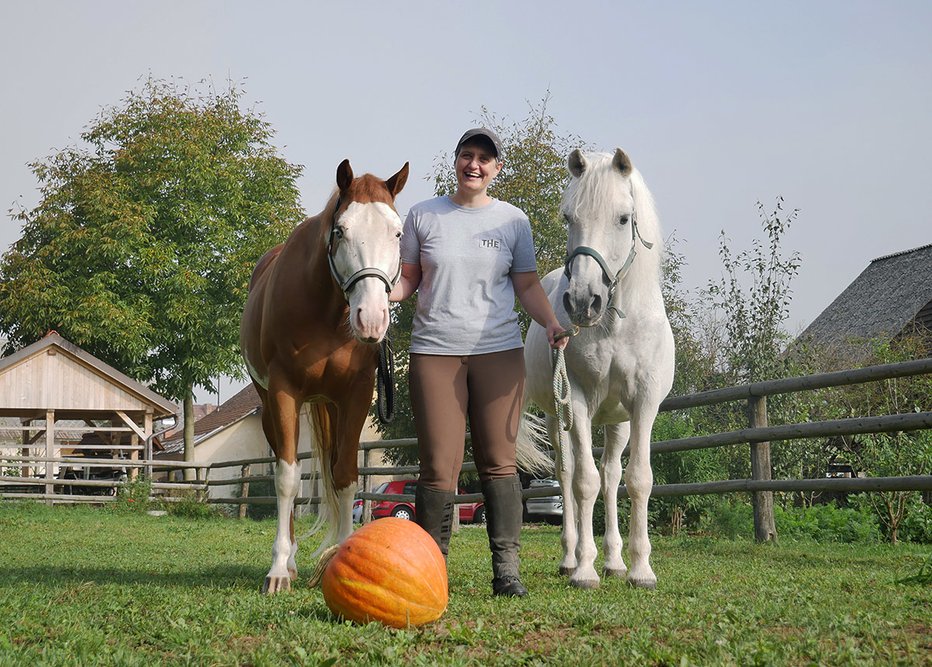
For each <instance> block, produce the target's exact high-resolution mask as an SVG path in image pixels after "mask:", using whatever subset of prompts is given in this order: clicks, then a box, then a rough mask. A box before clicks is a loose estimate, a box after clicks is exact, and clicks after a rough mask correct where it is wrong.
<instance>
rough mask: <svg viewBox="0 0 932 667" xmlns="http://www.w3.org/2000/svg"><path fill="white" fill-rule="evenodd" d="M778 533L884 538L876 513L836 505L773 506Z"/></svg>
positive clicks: (821, 538)
mask: <svg viewBox="0 0 932 667" xmlns="http://www.w3.org/2000/svg"><path fill="white" fill-rule="evenodd" d="M774 521H775V522H776V526H777V535H778V536H780V537H789V538H795V539H800V538H801V539H811V540H816V541H819V542H858V543H870V542H878V541H880V539H881V532H880V527H879V526H878V525H877V519H876V517H875V516H874V515H873V514H872V513H871V512H868V511H863V510H857V509H851V508H839V507H835V506H834V505H813V506H812V507H791V508H788V509H784V508H782V507H780V506H779V505H777V506H776V507H774Z"/></svg>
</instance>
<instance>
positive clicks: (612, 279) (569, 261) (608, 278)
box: [563, 211, 654, 317]
mask: <svg viewBox="0 0 932 667" xmlns="http://www.w3.org/2000/svg"><path fill="white" fill-rule="evenodd" d="M638 241H640V242H641V243H642V244H643V245H644V247H645V248H647V249H648V250H650V249H651V248H653V247H654V244H653V243H650V242H648V241H645V240H644V237H642V236H641V233H640V232H639V231H638V219H637V213H636V212H634V211H632V213H631V252H629V253H628V258H627V259H626V260H625V263H624V264H622V265H621V268H620V269H618V271H617V272H616V273H615V275H614V276H613V275H612V272H611V270H610V269H609V268H608V262H606V261H605V258H604V257H602V255H601V254H599V251H598V250H596V249H595V248H590V247H589V246H585V245H581V246H576V248H575V249H574V250H573V252H571V253H570V254H568V255H567V256H566V262H564V264H563V273H564V275H566V277H567V279H569V278H572V277H573V276H572V265H573V260H574V259H576V257H578V256H579V255H587V256H589V257H591V258H592V259H594V260H595V261H596V262H598V264H599V268H600V269H602V278H603V279H604V280H605V282H606V284H607V285H608V303H609V304H611V302H612V298H613V297H614V296H615V288H616V287H618V283H619V281H620V280H621V275H622V274H623V273H624V272H625V271H627V270H628V267H630V266H631V263H632V262H634V258H635V256H637V245H638V244H637V242H638ZM607 310H614V311H615V313H616V314H617V315H618V317H624V316H625V314H624V311H622V310H621V309H620V308H616V307H615V306H612V305H609V307H608V308H607Z"/></svg>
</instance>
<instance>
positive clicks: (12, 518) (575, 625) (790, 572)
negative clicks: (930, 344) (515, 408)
mask: <svg viewBox="0 0 932 667" xmlns="http://www.w3.org/2000/svg"><path fill="white" fill-rule="evenodd" d="M302 527H303V526H302ZM273 534H274V525H273V523H272V522H270V521H262V522H254V521H249V520H247V521H236V520H232V519H207V520H203V519H202V520H195V519H186V518H179V517H172V516H163V517H152V516H148V515H145V514H126V513H116V512H112V511H107V510H100V509H91V508H47V507H44V506H41V505H33V504H19V503H11V502H4V503H0V665H75V664H79V665H94V664H114V665H137V664H138V665H152V664H169V665H175V664H184V665H187V664H192V665H279V664H284V665H397V666H399V667H402V666H404V667H407V666H409V665H435V664H451V665H535V664H554V665H602V664H621V665H629V664H648V665H692V664H697V665H752V664H762V665H765V664H775V665H809V664H825V665H849V664H850V665H862V664H878V665H891V664H908V665H923V664H925V665H928V664H932V658H930V656H932V588H930V586H929V585H928V584H921V583H897V582H898V580H900V579H903V578H905V577H908V576H909V575H914V574H916V573H917V572H918V571H919V569H920V567H921V566H922V564H923V562H924V561H925V560H926V558H927V557H928V548H925V549H922V548H919V547H916V546H911V545H900V546H896V547H891V546H889V545H876V546H852V545H841V544H812V543H807V544H802V543H795V544H794V543H788V542H782V543H780V544H778V545H755V544H753V543H752V542H751V541H750V540H746V541H734V542H730V541H721V540H711V539H700V538H682V539H669V538H658V539H656V540H655V542H654V555H653V564H654V569H655V571H656V573H657V576H658V580H659V581H658V587H657V590H655V591H643V590H634V589H631V588H629V587H628V586H627V585H626V584H625V583H624V582H621V581H608V582H605V583H604V584H603V586H602V587H601V588H600V589H598V590H595V591H579V590H575V589H571V588H570V587H569V586H567V584H566V581H565V579H563V578H561V577H560V576H558V574H557V565H558V562H559V558H560V543H559V530H558V529H557V528H552V527H545V526H540V527H534V526H529V527H527V529H526V530H525V532H524V549H523V557H524V561H523V573H524V580H525V582H526V583H527V585H528V587H529V588H530V589H531V595H530V596H529V597H528V598H525V599H521V600H510V599H509V600H501V599H493V598H492V597H491V595H490V586H489V579H490V567H489V555H488V546H487V542H486V537H485V531H484V530H483V529H482V528H481V527H472V526H467V527H464V528H462V529H461V530H460V531H459V532H458V533H457V534H455V535H454V537H453V543H452V546H451V556H450V578H451V580H450V586H451V600H450V607H449V609H448V611H447V613H446V615H445V616H444V617H443V618H442V619H441V620H440V621H438V622H437V623H435V624H432V625H429V626H426V627H423V628H420V629H411V630H389V629H386V628H383V627H381V626H378V625H374V624H370V625H367V626H353V625H350V624H348V623H341V622H339V621H338V620H336V619H335V618H333V617H332V616H331V614H330V612H329V611H328V610H327V608H326V606H325V605H324V602H323V599H322V597H321V594H320V591H319V590H315V589H309V588H307V584H306V583H305V582H306V576H307V575H309V574H310V572H311V569H312V564H311V563H310V562H308V561H307V559H305V560H303V561H302V560H301V553H299V566H300V567H302V568H303V572H302V574H303V575H304V576H303V577H302V579H301V580H299V582H298V585H297V589H296V590H294V591H292V592H291V593H289V594H283V595H279V596H275V597H265V596H262V595H260V593H259V587H260V585H261V582H262V579H263V578H264V576H265V572H266V571H267V569H268V566H269V564H270V554H271V543H272V537H273ZM314 546H315V545H314V538H311V539H309V540H308V541H307V542H306V543H304V544H303V545H302V549H303V553H304V554H305V556H306V555H307V554H309V553H310V552H311V551H312V550H313V548H314Z"/></svg>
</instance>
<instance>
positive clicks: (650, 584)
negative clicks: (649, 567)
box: [628, 577, 657, 590]
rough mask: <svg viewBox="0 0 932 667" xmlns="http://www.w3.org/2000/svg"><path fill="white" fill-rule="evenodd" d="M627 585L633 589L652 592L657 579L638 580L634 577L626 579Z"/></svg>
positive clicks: (655, 586)
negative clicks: (643, 589)
mask: <svg viewBox="0 0 932 667" xmlns="http://www.w3.org/2000/svg"><path fill="white" fill-rule="evenodd" d="M628 585H629V586H632V587H633V588H646V589H648V590H654V589H655V588H657V579H656V577H655V578H653V579H647V578H642V579H638V578H636V577H630V578H629V579H628Z"/></svg>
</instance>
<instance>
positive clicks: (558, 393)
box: [552, 326, 579, 472]
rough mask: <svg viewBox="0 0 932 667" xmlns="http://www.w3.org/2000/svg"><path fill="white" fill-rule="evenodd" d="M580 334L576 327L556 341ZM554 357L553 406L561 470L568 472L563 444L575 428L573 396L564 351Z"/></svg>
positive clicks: (557, 350)
mask: <svg viewBox="0 0 932 667" xmlns="http://www.w3.org/2000/svg"><path fill="white" fill-rule="evenodd" d="M578 333H579V327H577V326H574V327H573V329H572V331H564V332H563V333H561V334H557V336H556V337H555V340H559V339H560V338H566V337H569V336H575V335H576V334H578ZM552 357H553V406H554V412H556V414H557V423H558V424H559V427H560V428H559V430H558V432H557V437H558V438H559V442H558V443H557V446H558V447H559V448H560V470H561V471H562V472H566V450H565V447H564V444H563V443H564V440H565V438H564V437H563V432H564V431H569V430H570V429H571V428H573V396H572V393H571V391H570V378H569V375H568V374H567V372H566V357H565V356H564V354H563V349H562V348H557V349H555V350H553V354H552Z"/></svg>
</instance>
